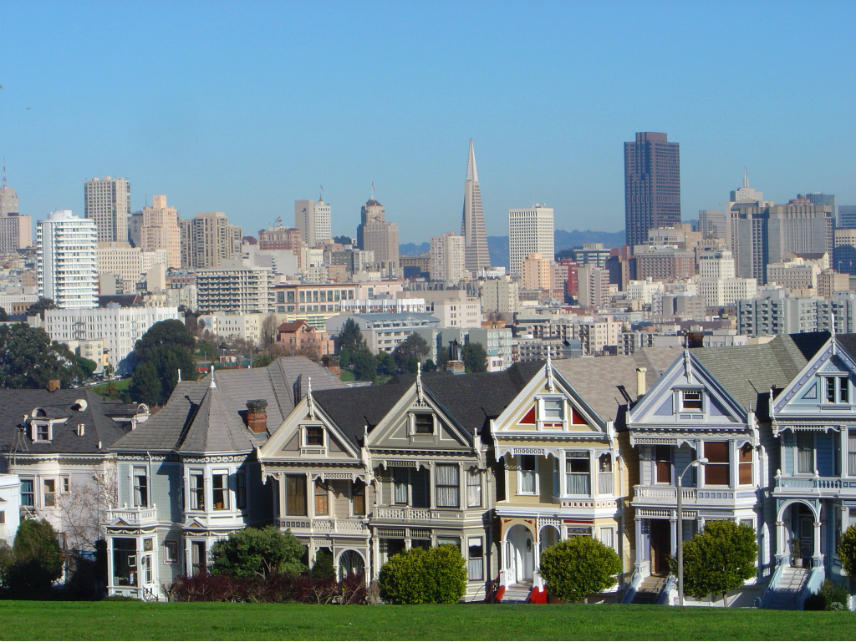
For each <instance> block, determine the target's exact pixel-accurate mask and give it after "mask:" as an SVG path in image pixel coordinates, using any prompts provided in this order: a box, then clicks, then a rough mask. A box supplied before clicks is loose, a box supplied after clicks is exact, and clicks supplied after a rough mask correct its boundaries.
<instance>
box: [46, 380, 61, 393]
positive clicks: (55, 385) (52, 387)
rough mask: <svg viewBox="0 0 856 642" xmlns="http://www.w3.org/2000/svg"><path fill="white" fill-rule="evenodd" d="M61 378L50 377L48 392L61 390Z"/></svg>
mask: <svg viewBox="0 0 856 642" xmlns="http://www.w3.org/2000/svg"><path fill="white" fill-rule="evenodd" d="M59 388H60V385H59V379H49V380H48V392H56V391H57V390H59Z"/></svg>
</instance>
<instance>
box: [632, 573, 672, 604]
mask: <svg viewBox="0 0 856 642" xmlns="http://www.w3.org/2000/svg"><path fill="white" fill-rule="evenodd" d="M665 586H666V578H665V577H658V576H656V575H649V576H648V577H646V578H645V579H644V580H642V583H641V584H640V585H639V588H637V589H636V595H635V596H634V598H633V604H657V603H658V602H659V600H660V593H662V592H663V588H664V587H665Z"/></svg>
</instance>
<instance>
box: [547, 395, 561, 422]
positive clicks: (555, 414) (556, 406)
mask: <svg viewBox="0 0 856 642" xmlns="http://www.w3.org/2000/svg"><path fill="white" fill-rule="evenodd" d="M563 406H564V404H563V403H562V400H561V399H544V421H562V420H563V419H564V418H565V417H564V415H565V413H564V412H563V410H564V408H563Z"/></svg>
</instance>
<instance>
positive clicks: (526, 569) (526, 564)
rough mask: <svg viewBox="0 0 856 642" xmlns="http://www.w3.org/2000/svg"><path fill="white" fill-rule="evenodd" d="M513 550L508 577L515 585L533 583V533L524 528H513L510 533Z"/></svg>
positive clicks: (509, 538) (518, 526)
mask: <svg viewBox="0 0 856 642" xmlns="http://www.w3.org/2000/svg"><path fill="white" fill-rule="evenodd" d="M508 542H509V544H510V548H511V551H510V553H511V555H510V557H509V564H508V575H509V577H510V578H511V581H513V582H515V583H518V584H519V583H521V582H531V581H532V572H533V570H534V561H535V555H534V551H533V546H532V533H531V531H529V529H528V528H526V527H524V526H520V525H517V526H513V527H512V528H511V530H510V531H509V532H508Z"/></svg>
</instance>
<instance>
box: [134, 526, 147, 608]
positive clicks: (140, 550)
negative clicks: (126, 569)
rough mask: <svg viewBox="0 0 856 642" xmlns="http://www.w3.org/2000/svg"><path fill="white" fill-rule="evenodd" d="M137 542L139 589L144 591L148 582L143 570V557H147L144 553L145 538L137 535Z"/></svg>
mask: <svg viewBox="0 0 856 642" xmlns="http://www.w3.org/2000/svg"><path fill="white" fill-rule="evenodd" d="M135 541H136V543H137V588H139V589H142V588H143V586H144V585H145V580H146V578H145V577H143V575H144V573H145V571H144V570H143V555H145V552H144V551H143V538H142V537H141V536H139V535H137V537H136V539H135ZM140 595H142V592H140Z"/></svg>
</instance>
